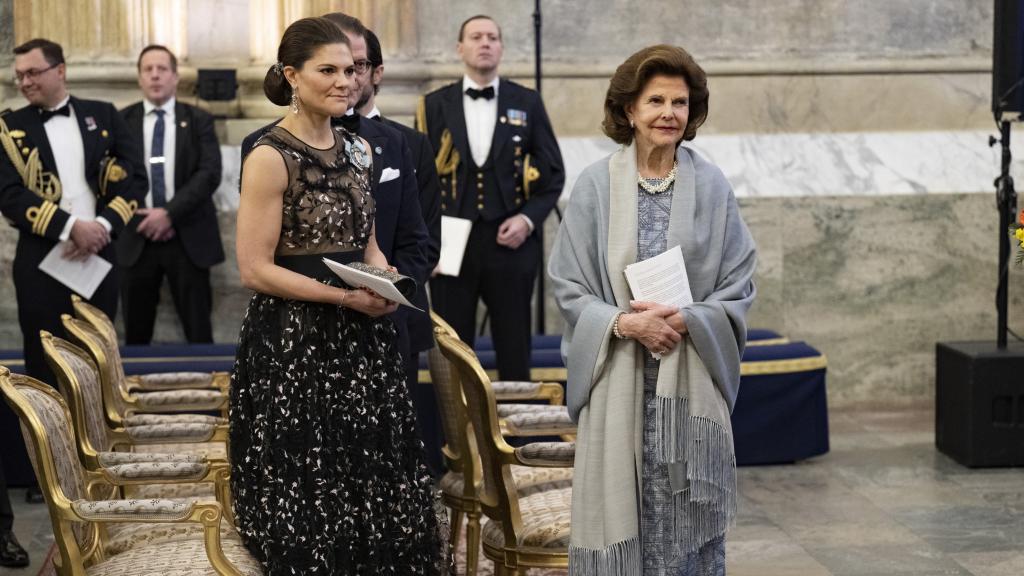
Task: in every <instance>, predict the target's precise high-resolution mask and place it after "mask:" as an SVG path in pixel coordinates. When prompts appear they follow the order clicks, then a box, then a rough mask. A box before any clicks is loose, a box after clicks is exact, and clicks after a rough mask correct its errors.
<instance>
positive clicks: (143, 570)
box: [85, 538, 263, 576]
mask: <svg viewBox="0 0 1024 576" xmlns="http://www.w3.org/2000/svg"><path fill="white" fill-rule="evenodd" d="M221 544H222V548H223V550H224V555H225V556H226V557H227V559H228V561H230V562H231V564H232V565H234V567H235V569H236V570H238V571H239V572H241V573H242V575H243V576H263V568H262V567H261V566H260V563H259V562H258V561H257V560H256V559H255V558H253V557H252V554H250V553H249V551H248V550H247V549H246V548H245V546H243V545H242V543H241V541H238V540H236V539H234V538H231V539H225V540H222V542H221ZM85 573H86V574H88V576H126V575H129V574H130V575H131V576H217V572H216V571H215V570H214V569H213V566H211V565H210V561H209V560H208V559H207V557H206V546H205V545H204V544H203V541H202V540H201V539H195V540H180V541H175V542H168V543H164V544H154V545H152V546H142V547H139V548H132V549H130V550H127V551H126V552H123V553H121V554H118V555H117V556H114V557H112V558H110V559H108V560H106V561H104V562H101V563H99V564H96V565H94V566H90V567H88V568H86V569H85Z"/></svg>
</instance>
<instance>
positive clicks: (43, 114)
mask: <svg viewBox="0 0 1024 576" xmlns="http://www.w3.org/2000/svg"><path fill="white" fill-rule="evenodd" d="M58 115H59V116H67V117H68V118H70V117H71V106H69V105H68V104H65V105H63V106H61V107H60V108H57V109H56V110H46V109H43V108H40V109H39V119H40V120H42V121H43V122H46V121H47V120H49V119H50V118H53V117H54V116H58Z"/></svg>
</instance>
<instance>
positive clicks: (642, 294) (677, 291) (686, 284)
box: [625, 246, 693, 360]
mask: <svg viewBox="0 0 1024 576" xmlns="http://www.w3.org/2000/svg"><path fill="white" fill-rule="evenodd" d="M625 273H626V283H628V284H629V290H630V292H632V293H633V299H634V300H641V301H644V302H654V303H656V304H664V305H666V306H672V307H674V308H681V307H683V306H686V305H687V304H692V303H693V294H692V293H691V292H690V277H689V276H687V274H686V262H684V261H683V250H682V248H680V247H679V246H675V247H674V248H669V249H668V250H666V251H664V252H662V253H661V254H658V255H657V256H654V257H652V258H648V259H647V260H643V261H640V262H637V263H636V264H630V265H628V266H626V270H625ZM651 356H654V358H656V359H658V360H661V354H655V353H653V352H652V353H651Z"/></svg>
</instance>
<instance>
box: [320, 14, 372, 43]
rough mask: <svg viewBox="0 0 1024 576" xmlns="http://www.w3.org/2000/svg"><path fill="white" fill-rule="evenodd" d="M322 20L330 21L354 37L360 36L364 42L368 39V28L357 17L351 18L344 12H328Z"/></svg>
mask: <svg viewBox="0 0 1024 576" xmlns="http://www.w3.org/2000/svg"><path fill="white" fill-rule="evenodd" d="M321 18H326V19H328V20H330V21H331V22H333V23H334V25H335V26H337V27H338V28H341V31H342V32H344V33H346V34H352V35H353V36H359V37H360V38H362V39H364V40H365V39H366V26H365V25H364V24H363V22H362V21H361V20H359V18H356V17H355V16H350V15H348V14H345V13H344V12H328V13H327V14H324V15H323V16H321Z"/></svg>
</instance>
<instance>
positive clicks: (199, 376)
mask: <svg viewBox="0 0 1024 576" xmlns="http://www.w3.org/2000/svg"><path fill="white" fill-rule="evenodd" d="M71 305H72V308H74V311H75V316H76V317H77V318H79V319H80V320H84V321H85V322H88V323H89V324H91V325H92V327H93V328H95V329H96V331H97V332H98V333H99V334H100V336H101V337H102V338H103V339H104V341H105V342H104V343H105V346H106V348H107V350H108V352H107V355H106V356H107V363H108V365H107V366H106V367H103V366H101V369H106V370H109V371H110V375H109V378H110V379H111V382H112V383H113V384H116V385H118V386H120V387H122V388H123V389H124V391H125V393H127V394H131V393H135V392H160V391H173V390H205V391H207V392H209V391H217V392H220V395H221V396H222V397H224V398H227V395H228V388H229V387H230V385H231V377H230V375H229V374H228V373H227V372H158V373H153V374H141V375H135V376H126V375H125V374H124V365H123V363H122V361H121V350H120V348H118V346H117V331H116V329H115V328H114V323H113V321H111V319H110V317H109V316H107V315H106V314H105V313H104V312H103V311H102V310H100V309H99V308H97V307H95V306H93V305H92V304H89V303H88V302H86V301H85V300H82V299H81V298H80V297H79V296H78V295H75V294H73V295H72V296H71ZM222 407H223V411H224V415H225V416H226V415H227V404H226V403H225V404H223V405H222Z"/></svg>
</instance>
